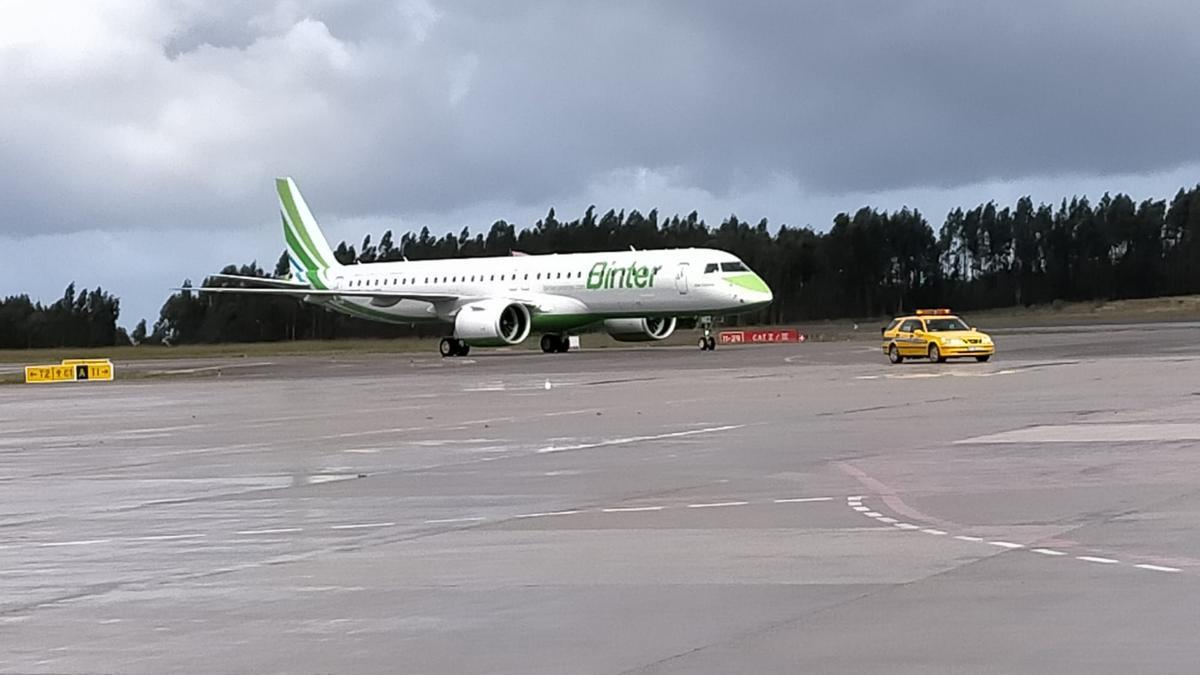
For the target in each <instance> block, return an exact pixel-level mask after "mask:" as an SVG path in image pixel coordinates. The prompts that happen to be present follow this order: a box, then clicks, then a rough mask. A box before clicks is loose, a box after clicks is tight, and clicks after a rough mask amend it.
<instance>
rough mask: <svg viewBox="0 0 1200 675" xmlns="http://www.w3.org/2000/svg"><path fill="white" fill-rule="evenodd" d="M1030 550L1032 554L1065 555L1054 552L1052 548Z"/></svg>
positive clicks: (1061, 552) (1060, 552)
mask: <svg viewBox="0 0 1200 675" xmlns="http://www.w3.org/2000/svg"><path fill="white" fill-rule="evenodd" d="M1030 550H1032V551H1033V552H1034V553H1041V554H1042V555H1066V553H1065V552H1063V551H1055V550H1054V549H1052V548H1035V549H1030Z"/></svg>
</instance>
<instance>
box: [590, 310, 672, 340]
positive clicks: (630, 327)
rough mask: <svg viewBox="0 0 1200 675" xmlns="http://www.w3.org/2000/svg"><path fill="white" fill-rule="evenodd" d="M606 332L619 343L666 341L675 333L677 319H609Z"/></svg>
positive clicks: (605, 326)
mask: <svg viewBox="0 0 1200 675" xmlns="http://www.w3.org/2000/svg"><path fill="white" fill-rule="evenodd" d="M604 330H605V331H607V332H608V334H609V336H610V337H612V339H614V340H616V341H618V342H651V341H654V340H665V339H667V338H669V337H671V333H674V332H675V317H673V316H672V317H669V318H663V317H654V318H651V317H646V318H644V319H608V320H606V321H605V322H604Z"/></svg>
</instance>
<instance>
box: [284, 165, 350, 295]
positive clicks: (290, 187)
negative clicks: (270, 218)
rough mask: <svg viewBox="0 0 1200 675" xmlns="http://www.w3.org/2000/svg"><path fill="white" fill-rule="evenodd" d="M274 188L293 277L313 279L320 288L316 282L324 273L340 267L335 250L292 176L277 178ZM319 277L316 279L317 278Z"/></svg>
mask: <svg viewBox="0 0 1200 675" xmlns="http://www.w3.org/2000/svg"><path fill="white" fill-rule="evenodd" d="M275 191H276V192H278V193H279V212H280V213H281V214H282V216H283V238H284V241H285V242H287V253H288V259H289V260H290V262H291V267H292V277H294V278H295V279H298V280H301V281H305V282H310V283H313V284H314V285H316V286H317V287H318V288H321V287H323V286H324V284H321V283H319V282H318V281H317V278H319V277H320V276H321V274H322V273H323V272H325V271H326V270H329V269H331V268H336V267H339V266H340V265H339V263H338V261H337V259H336V258H334V256H333V249H331V248H329V242H328V241H327V240H326V239H325V235H324V234H322V233H321V228H320V227H319V226H318V225H317V220H316V219H315V218H313V215H312V211H309V210H308V204H306V203H305V202H304V197H303V196H302V195H301V194H300V189H299V188H297V187H296V182H295V181H293V180H292V179H291V178H276V179H275ZM314 277H316V278H314Z"/></svg>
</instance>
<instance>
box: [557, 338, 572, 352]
mask: <svg viewBox="0 0 1200 675" xmlns="http://www.w3.org/2000/svg"><path fill="white" fill-rule="evenodd" d="M554 351H556V352H558V353H559V354H566V353H567V352H569V351H571V340H570V338H568V337H567V336H566V335H559V336H558V349H556V350H554Z"/></svg>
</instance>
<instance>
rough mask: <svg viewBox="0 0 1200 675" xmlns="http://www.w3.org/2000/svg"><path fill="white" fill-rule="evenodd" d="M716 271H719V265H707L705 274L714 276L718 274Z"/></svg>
mask: <svg viewBox="0 0 1200 675" xmlns="http://www.w3.org/2000/svg"><path fill="white" fill-rule="evenodd" d="M716 271H717V263H708V264H707V265H705V266H704V273H705V274H712V273H713V272H716Z"/></svg>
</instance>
